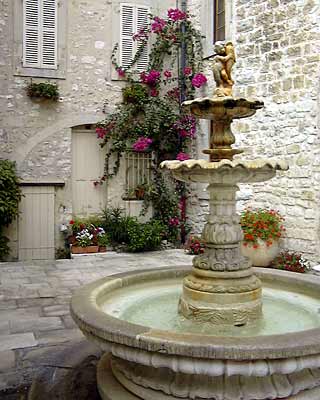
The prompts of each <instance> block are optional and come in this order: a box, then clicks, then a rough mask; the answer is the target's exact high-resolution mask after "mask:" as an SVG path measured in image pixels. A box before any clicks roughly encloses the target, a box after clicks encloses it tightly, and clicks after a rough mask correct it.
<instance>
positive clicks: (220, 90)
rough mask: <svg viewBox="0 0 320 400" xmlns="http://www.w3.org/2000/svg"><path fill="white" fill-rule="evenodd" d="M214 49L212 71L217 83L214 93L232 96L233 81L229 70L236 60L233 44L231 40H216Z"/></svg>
mask: <svg viewBox="0 0 320 400" xmlns="http://www.w3.org/2000/svg"><path fill="white" fill-rule="evenodd" d="M214 51H215V55H214V58H213V61H212V72H213V77H214V80H215V81H216V85H217V87H216V90H215V92H214V94H215V95H216V96H218V97H223V96H232V86H233V84H234V81H233V79H232V77H231V70H232V67H233V64H234V63H235V62H236V56H235V52H234V47H233V44H232V42H227V43H224V42H221V41H219V42H216V43H215V44H214Z"/></svg>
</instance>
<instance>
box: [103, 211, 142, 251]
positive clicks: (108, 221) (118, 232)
mask: <svg viewBox="0 0 320 400" xmlns="http://www.w3.org/2000/svg"><path fill="white" fill-rule="evenodd" d="M103 214H104V220H103V223H102V227H103V228H104V230H105V231H106V233H107V234H108V236H109V238H110V240H111V242H113V243H119V244H122V243H124V244H128V243H129V242H130V239H129V234H128V229H129V228H128V227H129V225H130V224H132V223H133V222H135V218H133V217H128V216H126V215H124V210H123V209H122V208H119V207H113V208H107V209H105V210H104V211H103Z"/></svg>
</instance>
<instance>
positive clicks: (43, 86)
mask: <svg viewBox="0 0 320 400" xmlns="http://www.w3.org/2000/svg"><path fill="white" fill-rule="evenodd" d="M26 91H27V95H28V96H29V97H31V98H33V99H38V100H53V101H57V100H58V99H59V89H58V85H57V84H55V83H50V82H39V83H35V82H32V81H31V82H30V83H29V85H28V86H27V87H26Z"/></svg>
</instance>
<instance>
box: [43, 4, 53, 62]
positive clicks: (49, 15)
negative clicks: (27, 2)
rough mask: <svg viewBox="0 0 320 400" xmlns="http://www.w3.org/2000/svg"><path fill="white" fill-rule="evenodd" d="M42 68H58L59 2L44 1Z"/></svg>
mask: <svg viewBox="0 0 320 400" xmlns="http://www.w3.org/2000/svg"><path fill="white" fill-rule="evenodd" d="M41 55H42V60H41V61H42V68H52V69H56V68H57V0H42V48H41Z"/></svg>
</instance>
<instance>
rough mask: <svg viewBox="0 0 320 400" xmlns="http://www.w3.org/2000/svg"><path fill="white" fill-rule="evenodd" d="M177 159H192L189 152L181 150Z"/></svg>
mask: <svg viewBox="0 0 320 400" xmlns="http://www.w3.org/2000/svg"><path fill="white" fill-rule="evenodd" d="M176 160H179V161H185V160H190V156H189V154H187V153H184V152H183V151H181V152H180V153H178V155H177V157H176Z"/></svg>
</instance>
